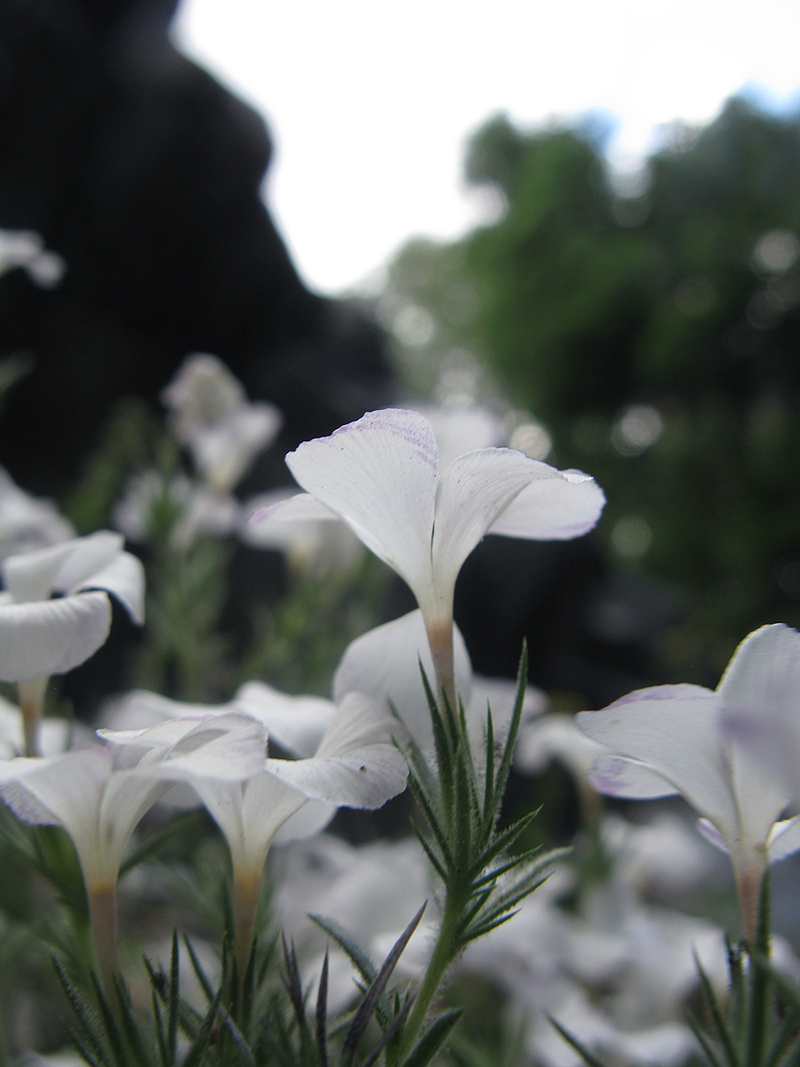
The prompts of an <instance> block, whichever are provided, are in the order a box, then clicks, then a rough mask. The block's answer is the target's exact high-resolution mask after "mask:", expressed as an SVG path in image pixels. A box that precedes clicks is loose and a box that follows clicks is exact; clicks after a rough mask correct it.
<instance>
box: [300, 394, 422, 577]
mask: <svg viewBox="0 0 800 1067" xmlns="http://www.w3.org/2000/svg"><path fill="white" fill-rule="evenodd" d="M286 463H287V465H288V467H289V469H290V470H291V472H292V474H293V475H294V476H295V478H296V479H297V481H298V483H299V484H300V485H301V486H302V487H303V488H304V489H305V490H306V491H307V492H309V493H311V494H312V495H313V496H314V497H316V498H317V500H320V501H321V502H322V503H323V504H325V505H326V506H327V507H329V508H330V509H331V510H332V511H334V512H335V513H336V514H337V515H339V516H340V517H341V518H342V519H343V520H344V521H345V522H346V523H347V524H348V526H350V528H351V529H352V530H353V531H354V533H355V534H356V535H357V536H358V537H359V539H360V540H361V541H363V543H364V544H365V545H366V546H367V548H369V549H370V551H372V552H374V553H375V555H376V556H378V557H379V558H380V559H382V560H383V561H384V563H387V564H388V565H389V566H390V567H391V568H392V569H393V570H395V571H396V572H397V573H398V574H399V575H400V576H401V578H403V579H405V581H406V582H407V583H408V584H409V586H410V587H411V589H412V590H413V591H414V593H415V594H416V595H417V596H419V595H420V591H422V592H423V593H424V591H425V590H426V589H428V588H429V586H430V584H431V538H432V536H433V520H434V501H435V496H436V483H437V481H438V477H439V452H438V449H437V447H436V440H435V438H434V435H433V430H432V429H431V426H430V423H429V422H428V420H427V419H425V418H424V417H423V416H422V415H419V414H418V413H417V412H414V411H403V410H400V409H393V408H392V409H388V410H385V411H373V412H370V413H369V414H367V415H364V416H363V417H362V418H361V419H359V420H358V421H357V422H353V423H349V424H348V425H347V426H342V427H341V428H340V429H338V430H336V431H335V432H334V433H333V434H331V436H330V437H320V438H317V439H315V440H313V441H306V442H305V443H304V444H301V445H300V447H299V448H298V449H297V450H296V451H294V452H290V453H289V455H288V456H287V457H286Z"/></svg>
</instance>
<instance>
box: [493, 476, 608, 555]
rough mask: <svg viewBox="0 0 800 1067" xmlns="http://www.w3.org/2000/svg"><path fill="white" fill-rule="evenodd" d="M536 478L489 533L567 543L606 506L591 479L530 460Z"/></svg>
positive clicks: (501, 515) (579, 533)
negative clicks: (533, 466) (535, 468)
mask: <svg viewBox="0 0 800 1067" xmlns="http://www.w3.org/2000/svg"><path fill="white" fill-rule="evenodd" d="M529 462H530V463H532V464H535V465H536V467H537V474H536V476H535V477H533V478H532V479H531V480H530V482H529V484H528V485H527V486H526V487H525V488H524V489H523V490H522V491H521V492H519V493H518V494H517V495H516V496H515V497H514V499H513V500H512V501H511V503H510V504H509V505H508V507H507V508H505V510H504V511H503V512H501V513H500V514H499V515H498V517H497V520H496V521H495V522H494V523H493V524H492V526H491V528H490V529H489V531H488V532H489V533H494V534H504V535H505V536H506V537H524V538H529V539H530V540H535V541H567V540H569V539H570V538H573V537H581V536H582V535H583V534H585V533H588V531H589V530H591V529H592V528H593V527H594V525H595V524H596V522H597V520H598V519H599V518H600V513H601V512H602V510H603V507H604V505H605V502H606V498H605V494H604V492H603V490H602V489H601V488H600V486H599V485H598V484H597V482H595V480H594V478H590V477H589V475H588V474H583V473H581V472H580V471H559V470H556V468H555V467H550V466H548V465H547V464H546V463H541V462H539V461H537V460H530V461H529Z"/></svg>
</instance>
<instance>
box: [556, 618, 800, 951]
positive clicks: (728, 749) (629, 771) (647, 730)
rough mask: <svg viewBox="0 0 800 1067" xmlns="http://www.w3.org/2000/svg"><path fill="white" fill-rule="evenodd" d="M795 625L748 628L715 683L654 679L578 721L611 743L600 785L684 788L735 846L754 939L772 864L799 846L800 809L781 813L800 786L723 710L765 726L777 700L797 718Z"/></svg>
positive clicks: (656, 792)
mask: <svg viewBox="0 0 800 1067" xmlns="http://www.w3.org/2000/svg"><path fill="white" fill-rule="evenodd" d="M792 634H793V631H790V630H788V628H787V627H784V626H768V627H762V628H761V629H760V630H756V631H755V632H754V633H752V634H750V635H749V637H747V638H746V639H745V640H744V641H743V642H742V643H741V644H740V645H739V647H738V648H737V649H736V652H735V653H734V656H733V659H732V660H731V662H730V663H729V664H728V667H727V668H726V670H725V673H724V675H723V677H722V680H721V681H720V684H719V686H718V687H717V689H716V690H715V691H712V690H710V689H704V688H702V687H701V686H697V685H672V686H656V687H654V688H650V689H640V690H637V691H636V692H634V693H629V694H628V696H626V697H623V698H622V699H621V700H618V701H616V702H615V703H613V704H611V705H609V707H607V708H605V709H604V710H602V711H587V712H581V713H580V714H579V715H578V716H577V722H578V725H579V726H580V728H581V729H582V730H583V731H584V732H585V733H586V734H587V735H588V736H589V737H591V738H592V739H593V740H594V741H597V742H599V743H600V744H602V745H605V746H607V748H608V749H610V750H611V752H610V754H608V755H605V756H601V757H599V758H598V760H597V761H596V763H595V764H594V766H593V768H592V770H591V772H590V780H591V782H592V784H593V785H594V786H595V788H597V789H598V790H599V791H600V792H602V793H607V794H609V795H611V796H619V797H629V798H634V799H647V798H651V797H661V796H671V795H674V794H678V793H680V794H681V795H682V796H683V797H684V798H685V799H686V800H687V801H688V802H689V804H691V805H692V807H693V808H694V809H695V811H697V812H698V813H699V814H700V815H701V819H700V823H699V826H700V829H701V830H702V831H703V832H704V833H705V835H706V836H707V837H708V838H709V840H711V841H712V842H713V843H715V844H717V845H719V846H720V847H722V848H723V849H725V850H726V851H727V852H728V853H729V854H730V858H731V863H732V865H733V871H734V877H735V880H736V888H737V892H738V895H739V903H740V907H741V911H742V918H743V922H744V927H745V934H746V936H747V937H748V939H752V938H753V937H754V935H755V927H756V916H757V908H758V896H759V892H760V887H761V880H762V875H763V872H764V869H765V867H766V864H767V863H768V862H772V861H774V860H777V859H781V858H783V857H784V856H787V855H789V854H790V853H792V852H794V851H796V850H797V849H798V848H800V816H795V817H794V818H791V819H785V820H783V821H781V820H780V817H781V814H782V813H783V811H784V809H785V808H786V807H787V805H788V803H789V801H790V800H791V799H792V798H793V794H792V789H791V788H790V787H789V786H788V785H787V783H786V781H785V779H784V776H783V775H782V774H781V773H780V771H779V770H778V771H776V769H775V768H773V767H770V766H768V765H767V764H766V763H764V762H763V761H762V760H760V759H759V758H758V757H757V756H756V755H755V754H754V752H752V751H751V749H750V748H749V747H748V745H747V744H745V743H743V742H742V741H740V740H738V739H737V738H736V737H733V736H731V734H730V731H729V730H728V729H726V726H725V719H726V715H728V714H729V713H732V712H733V713H739V712H746V714H747V715H748V716H752V717H755V719H756V720H758V719H759V717H761V721H762V723H764V724H765V725H766V724H767V723H768V722H769V721H770V717H771V716H772V715H773V714H774V711H773V709H775V708H778V709H779V714H783V713H784V712H785V713H786V715H785V717H786V719H787V721H791V720H790V718H789V716H790V715H791V714H795V712H796V708H797V694H798V688H797V680H798V677H800V656H798V653H800V638H798V635H796V634H794V636H792ZM795 718H796V716H795ZM795 729H797V728H796V727H795Z"/></svg>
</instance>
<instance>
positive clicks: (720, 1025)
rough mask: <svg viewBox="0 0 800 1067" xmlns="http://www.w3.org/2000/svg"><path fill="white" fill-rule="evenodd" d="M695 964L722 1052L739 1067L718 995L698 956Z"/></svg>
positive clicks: (729, 1061)
mask: <svg viewBox="0 0 800 1067" xmlns="http://www.w3.org/2000/svg"><path fill="white" fill-rule="evenodd" d="M695 964H696V966H697V973H698V975H699V977H700V984H701V986H702V988H703V994H704V996H705V1000H706V1003H707V1004H708V1009H709V1012H710V1013H711V1021H712V1022H713V1024H714V1029H715V1031H716V1033H717V1037H718V1038H719V1042H720V1045H721V1046H722V1050H723V1052H724V1054H725V1059H726V1060H727V1062H728V1064H729V1065H730V1067H739V1056H738V1053H737V1051H736V1045H735V1043H734V1040H733V1037H732V1036H731V1033H730V1030H729V1029H728V1026H727V1024H726V1022H725V1019H724V1016H723V1014H722V1008H721V1007H720V1005H719V1001H718V1000H717V996H716V993H715V992H714V988H713V986H712V985H711V982H710V980H709V978H708V975H707V974H706V972H705V971H704V970H703V968H702V967H701V966H700V961H699V960H698V959H697V957H696V956H695Z"/></svg>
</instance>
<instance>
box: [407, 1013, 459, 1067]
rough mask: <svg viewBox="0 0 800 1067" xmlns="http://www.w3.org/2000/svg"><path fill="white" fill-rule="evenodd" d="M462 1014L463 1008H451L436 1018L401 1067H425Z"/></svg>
mask: <svg viewBox="0 0 800 1067" xmlns="http://www.w3.org/2000/svg"><path fill="white" fill-rule="evenodd" d="M463 1014H464V1009H463V1008H453V1009H452V1010H451V1011H446V1012H444V1013H443V1014H442V1015H439V1016H437V1018H435V1019H434V1020H433V1022H432V1023H431V1025H430V1026H429V1027H428V1029H427V1030H426V1031H425V1032H424V1033H423V1035H422V1037H421V1038H420V1039H419V1041H418V1042H417V1043H416V1045H415V1046H414V1048H413V1049H412V1050H411V1053H410V1055H409V1056H407V1057H406V1059H405V1060H403V1064H402V1067H427V1064H429V1063H430V1062H431V1060H432V1059H433V1058H434V1056H436V1054H437V1053H438V1052H439V1050H440V1049H441V1047H442V1045H444V1043H445V1041H446V1040H447V1038H448V1037H449V1035H450V1033H451V1031H452V1029H453V1027H454V1026H455V1025H456V1023H457V1022H458V1020H459V1019H460V1018H461V1016H462V1015H463Z"/></svg>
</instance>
